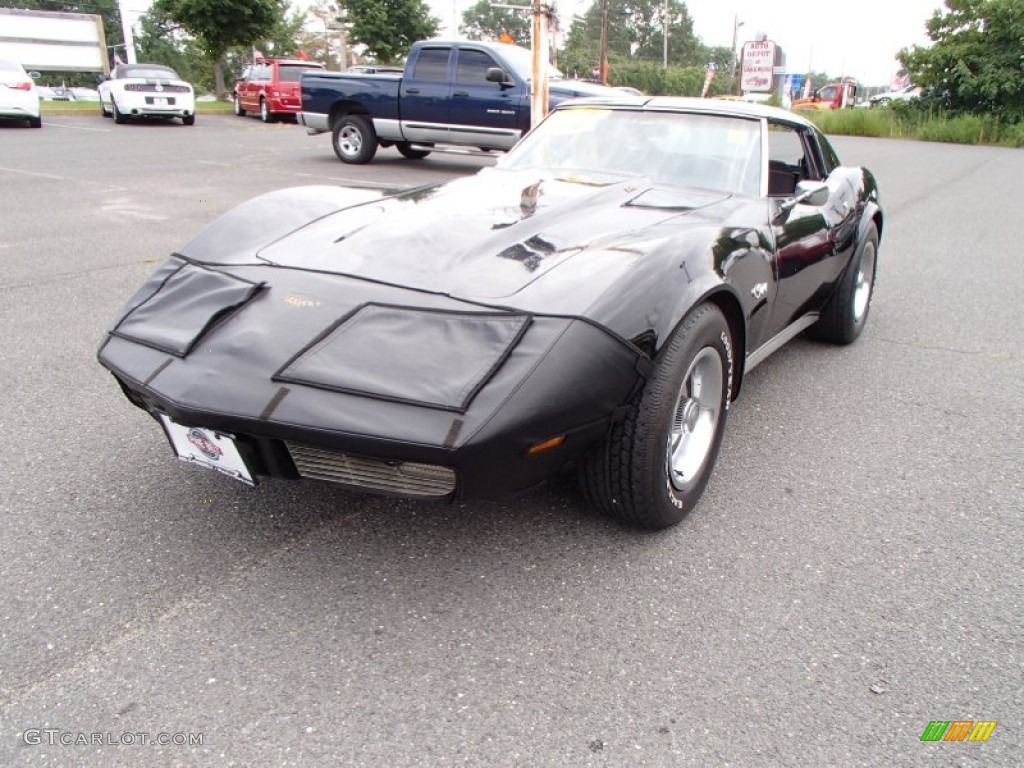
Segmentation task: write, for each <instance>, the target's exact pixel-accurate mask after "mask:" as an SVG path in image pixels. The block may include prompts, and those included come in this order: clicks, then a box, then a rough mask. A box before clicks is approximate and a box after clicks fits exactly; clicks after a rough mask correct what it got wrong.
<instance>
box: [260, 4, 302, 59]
mask: <svg viewBox="0 0 1024 768" xmlns="http://www.w3.org/2000/svg"><path fill="white" fill-rule="evenodd" d="M305 25H306V13H305V11H299V10H292V11H291V13H288V11H287V9H285V10H284V11H283V12H282V13H281V16H280V17H279V18H278V20H277V22H276V23H275V24H274V26H273V27H271V29H270V30H269V31H268V32H267V33H266V34H265V35H264V36H263V37H261V38H259V39H258V40H257V41H256V46H257V47H258V48H259V49H260V50H261V51H263V52H264V53H267V54H268V55H270V54H273V55H274V56H277V57H279V58H287V57H294V56H296V55H297V54H298V51H299V48H300V47H301V45H300V41H301V38H302V28H303V27H304V26H305ZM303 50H305V49H303ZM306 53H307V55H308V53H309V51H306Z"/></svg>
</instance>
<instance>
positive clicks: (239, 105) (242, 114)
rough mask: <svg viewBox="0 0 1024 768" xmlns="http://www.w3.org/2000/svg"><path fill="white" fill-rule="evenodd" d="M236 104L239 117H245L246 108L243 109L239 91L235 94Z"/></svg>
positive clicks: (236, 112)
mask: <svg viewBox="0 0 1024 768" xmlns="http://www.w3.org/2000/svg"><path fill="white" fill-rule="evenodd" d="M234 105H235V114H236V115H238V116H239V117H245V110H244V109H242V102H241V101H239V100H238V94H237V93H236V94H235V99H234Z"/></svg>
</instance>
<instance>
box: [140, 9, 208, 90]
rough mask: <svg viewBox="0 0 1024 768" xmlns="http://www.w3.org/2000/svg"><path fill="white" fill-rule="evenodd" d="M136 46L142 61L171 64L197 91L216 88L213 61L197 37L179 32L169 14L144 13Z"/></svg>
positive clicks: (169, 65)
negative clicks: (197, 40) (194, 38)
mask: <svg viewBox="0 0 1024 768" xmlns="http://www.w3.org/2000/svg"><path fill="white" fill-rule="evenodd" d="M135 47H136V49H137V55H138V59H139V61H144V62H147V63H153V64H164V65H166V66H168V67H171V68H172V69H173V70H174V71H175V72H177V73H178V74H179V75H181V77H183V78H184V79H185V80H187V81H188V82H190V83H192V85H193V86H195V89H196V91H197V92H203V91H210V90H213V60H212V59H211V58H210V57H209V56H208V55H207V54H206V52H205V51H204V50H203V48H202V46H200V45H199V44H198V43H197V42H196V41H195V40H193V39H191V38H189V37H186V36H183V35H180V34H177V24H175V22H173V21H171V20H170V19H169V18H168V17H167V16H164V15H161V14H159V13H157V12H155V11H149V12H147V13H144V14H142V16H140V17H139V29H138V32H137V33H136V35H135Z"/></svg>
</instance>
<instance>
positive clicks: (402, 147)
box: [395, 141, 430, 160]
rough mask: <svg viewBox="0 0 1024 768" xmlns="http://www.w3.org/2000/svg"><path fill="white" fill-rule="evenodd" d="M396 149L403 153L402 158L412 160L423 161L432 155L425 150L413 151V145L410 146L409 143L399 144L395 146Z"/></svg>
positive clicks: (402, 142) (401, 142)
mask: <svg viewBox="0 0 1024 768" xmlns="http://www.w3.org/2000/svg"><path fill="white" fill-rule="evenodd" d="M395 149H397V150H398V151H399V152H400V153H401V155H402V157H406V158H408V159H410V160H422V159H423V158H424V157H426V156H427V155H429V154H430V152H429V151H428V150H425V149H413V148H412V145H411V144H409V142H408V141H400V142H398V143H397V144H395Z"/></svg>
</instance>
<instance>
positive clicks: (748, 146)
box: [499, 107, 761, 197]
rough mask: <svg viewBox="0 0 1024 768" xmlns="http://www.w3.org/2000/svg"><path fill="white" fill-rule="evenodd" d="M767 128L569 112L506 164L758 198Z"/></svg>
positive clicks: (595, 110)
mask: <svg viewBox="0 0 1024 768" xmlns="http://www.w3.org/2000/svg"><path fill="white" fill-rule="evenodd" d="M760 150H761V126H760V122H759V121H758V120H755V119H745V118H740V117H729V116H719V115H704V114H696V113H687V112H655V111H643V110H628V109H609V108H603V107H571V108H568V109H560V110H557V111H556V112H554V113H552V114H551V115H550V116H549V117H548V118H547V119H546V120H545V121H544V122H543V123H542V124H541V125H540V127H538V128H537V130H535V131H534V132H533V133H531V134H529V135H528V136H527V137H526V138H525V139H523V141H522V142H520V144H519V145H517V146H516V148H515V149H513V150H512V151H511V152H510V153H509V154H508V155H506V156H505V157H504V158H503V159H502V160H501V161H500V163H499V164H500V166H501V167H502V168H506V169H510V170H523V169H545V170H548V171H550V172H552V173H553V174H554V175H555V176H556V177H557V178H561V179H564V180H567V181H576V182H580V183H589V184H610V183H614V182H616V181H620V180H622V179H623V178H629V177H631V176H638V177H639V176H644V177H647V178H650V179H651V181H653V182H654V183H656V184H666V185H671V186H685V187H698V188H701V189H709V190H714V191H716V192H729V193H734V194H741V195H748V196H751V197H754V196H757V195H758V194H759V190H760V183H761V151H760Z"/></svg>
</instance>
